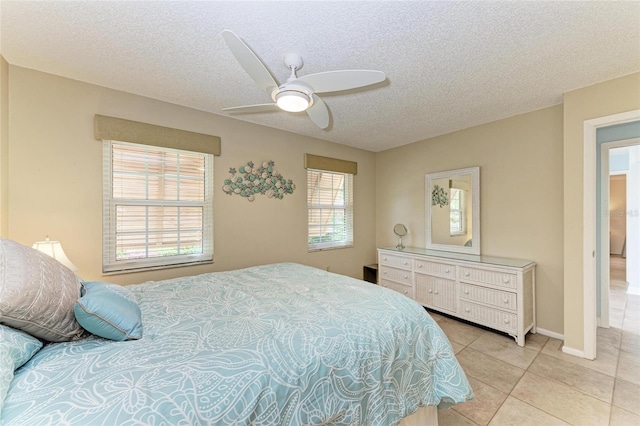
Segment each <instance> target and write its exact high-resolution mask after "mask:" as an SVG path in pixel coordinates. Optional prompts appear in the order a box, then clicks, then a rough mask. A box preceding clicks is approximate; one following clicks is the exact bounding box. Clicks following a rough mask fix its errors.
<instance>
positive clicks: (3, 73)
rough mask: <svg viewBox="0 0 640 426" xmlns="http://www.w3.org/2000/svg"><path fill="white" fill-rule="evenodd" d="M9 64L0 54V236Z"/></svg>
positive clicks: (4, 217) (4, 218)
mask: <svg viewBox="0 0 640 426" xmlns="http://www.w3.org/2000/svg"><path fill="white" fill-rule="evenodd" d="M8 173H9V64H8V63H7V61H6V60H5V59H4V57H2V55H0V237H4V236H6V235H7V232H8V229H7V227H8V213H7V206H8V188H9V185H8V181H9V179H8Z"/></svg>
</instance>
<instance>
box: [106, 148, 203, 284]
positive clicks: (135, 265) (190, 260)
mask: <svg viewBox="0 0 640 426" xmlns="http://www.w3.org/2000/svg"><path fill="white" fill-rule="evenodd" d="M116 144H117V145H124V146H134V147H137V148H140V149H145V150H153V151H158V152H171V153H186V154H189V155H194V154H195V155H202V156H203V158H204V161H205V170H204V172H205V173H204V175H205V176H204V199H203V200H202V201H186V200H182V201H179V200H138V199H128V198H124V199H122V198H115V197H113V175H114V174H113V146H114V145H116ZM102 155H103V190H102V196H103V202H102V212H103V213H102V273H103V274H104V275H111V274H124V273H130V272H139V271H149V270H156V269H165V268H176V267H183V266H192V265H199V264H205V263H212V262H213V253H214V250H213V192H214V191H213V187H214V161H213V159H214V156H213V154H210V153H204V152H195V151H187V150H181V149H174V148H166V147H160V146H153V145H148V144H138V143H132V142H125V141H116V140H103V152H102ZM118 205H127V206H149V207H158V206H160V207H194V206H196V207H200V206H202V209H203V210H202V211H203V218H202V253H197V254H186V255H170V256H158V257H144V258H139V259H128V260H118V259H117V256H116V251H117V248H116V244H115V242H116V232H117V223H116V220H117V216H116V209H117V207H118ZM145 224H148V222H147V221H145ZM147 232H148V231H147Z"/></svg>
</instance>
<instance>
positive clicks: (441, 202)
mask: <svg viewBox="0 0 640 426" xmlns="http://www.w3.org/2000/svg"><path fill="white" fill-rule="evenodd" d="M447 204H449V198H448V196H447V193H446V192H444V189H443V188H442V187H441V186H440V185H433V191H431V205H432V206H440V208H442V207H444V206H446V205H447Z"/></svg>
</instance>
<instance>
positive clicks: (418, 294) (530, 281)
mask: <svg viewBox="0 0 640 426" xmlns="http://www.w3.org/2000/svg"><path fill="white" fill-rule="evenodd" d="M535 266H536V264H535V262H532V261H530V260H521V259H509V258H502V257H491V256H476V255H471V254H458V253H449V252H443V251H435V250H426V249H422V248H417V247H405V248H404V249H402V250H399V249H396V248H380V249H378V283H379V284H380V285H381V286H383V287H388V288H390V289H392V290H395V291H397V292H400V293H402V294H404V295H405V296H407V297H409V298H411V299H414V300H416V301H417V302H419V303H421V304H422V305H424V306H426V307H427V308H429V309H433V310H436V311H440V312H443V313H446V314H448V315H452V316H456V317H459V318H462V319H464V320H467V321H471V322H474V323H477V324H482V325H484V326H487V327H490V328H493V329H496V330H500V331H503V332H506V333H508V334H509V335H511V336H513V337H514V339H515V340H516V342H517V343H518V345H520V346H524V343H525V339H524V337H525V335H526V334H527V332H528V331H531V332H532V333H535V332H536V314H535V312H536V310H535Z"/></svg>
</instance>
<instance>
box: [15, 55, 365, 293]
mask: <svg viewBox="0 0 640 426" xmlns="http://www.w3.org/2000/svg"><path fill="white" fill-rule="evenodd" d="M9 72H10V75H9V103H10V105H11V114H10V117H9V147H10V151H9V161H10V164H9V188H8V195H9V208H8V214H9V216H8V226H9V232H8V237H9V238H11V239H14V240H16V241H18V242H21V243H23V244H27V245H30V244H32V243H33V242H34V241H37V240H40V239H42V238H44V237H45V235H49V236H50V237H51V238H52V239H57V240H61V241H62V243H63V245H64V249H65V251H66V253H67V255H68V256H69V258H70V259H71V260H72V262H73V263H74V264H75V265H76V266H78V268H79V271H78V274H79V275H81V276H82V277H83V278H85V279H102V280H107V281H112V282H117V283H121V284H128V283H135V282H142V281H146V280H158V279H163V278H169V277H174V276H179V275H193V274H197V273H202V272H208V271H220V270H229V269H234V268H240V267H246V266H251V265H257V264H265V263H271V262H281V261H294V262H300V263H304V264H308V265H312V266H317V267H322V268H325V267H327V266H330V267H331V271H333V272H338V273H342V274H346V275H351V276H354V277H359V278H361V277H362V266H363V265H365V264H369V263H372V262H374V260H375V237H374V233H373V230H374V229H375V210H374V209H375V188H374V184H375V154H374V153H372V152H368V151H363V150H359V149H355V148H350V147H347V146H344V145H338V144H334V143H330V142H326V141H322V140H319V139H314V138H309V137H304V136H299V135H294V134H292V133H287V132H284V131H279V130H275V129H270V128H266V127H263V126H258V125H253V124H248V123H244V122H240V121H238V120H234V119H230V118H226V117H222V116H218V115H214V114H209V113H205V112H201V111H196V110H193V109H189V108H184V107H180V106H177V105H172V104H168V103H165V102H160V101H157V100H153V99H149V98H145V97H141V96H137V95H133V94H128V93H124V92H120V91H116V90H111V89H107V88H104V87H99V86H95V85H91V84H86V83H82V82H79V81H74V80H70V79H66V78H61V77H57V76H53V75H49V74H44V73H41V72H38V71H33V70H27V69H24V68H20V67H15V66H9ZM3 93H4V92H3ZM212 96H215V94H212ZM94 114H103V115H108V116H114V117H121V118H127V119H131V120H136V121H142V122H146V123H152V124H158V125H163V126H168V127H174V128H179V129H184V130H190V131H195V132H201V133H208V134H213V135H217V136H220V137H222V156H220V157H216V158H215V194H214V206H215V208H214V221H215V222H214V232H215V237H214V244H215V263H214V264H213V265H205V266H198V267H187V268H175V269H167V270H162V271H152V272H145V273H134V274H126V275H117V276H102V275H101V272H100V271H101V252H102V250H101V241H102V233H101V232H102V224H101V220H102V151H101V144H100V142H98V141H96V140H95V139H94V137H93V116H94ZM305 153H312V154H318V155H322V156H329V157H336V158H342V159H345V160H351V161H357V162H358V175H357V176H356V177H355V180H354V187H355V197H354V201H355V217H354V227H355V246H354V248H351V249H340V250H331V251H325V252H316V253H308V252H307V243H306V238H307V231H306V225H307V210H306V171H305V169H304V168H303V164H304V163H303V156H304V154H305ZM249 160H253V161H254V162H262V161H265V160H274V161H275V163H276V166H277V168H278V170H279V171H280V172H281V173H282V174H283V175H284V176H285V177H287V178H290V179H293V181H294V183H295V184H296V186H297V189H296V190H295V192H294V193H293V194H292V195H287V196H285V197H284V199H283V200H275V199H268V198H266V197H258V198H257V199H256V200H255V201H254V202H253V203H251V202H249V201H247V200H246V199H245V198H242V197H240V196H229V195H226V194H224V193H223V191H222V182H223V180H224V179H225V178H227V177H228V171H229V167H239V166H241V165H243V164H245V163H246V162H247V161H249ZM5 194H6V192H5V191H3V196H4V195H5Z"/></svg>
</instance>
